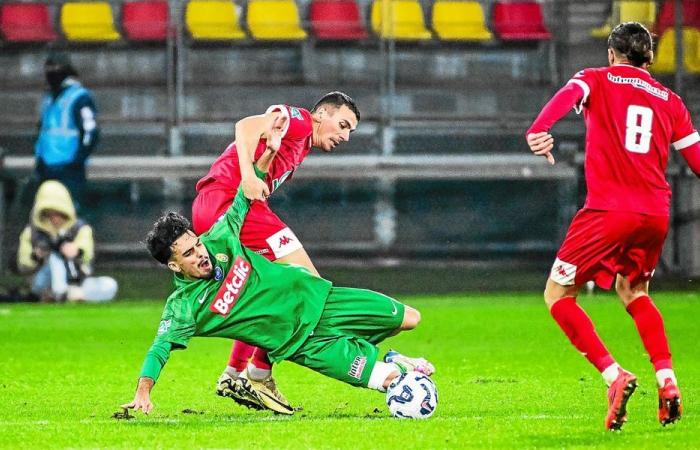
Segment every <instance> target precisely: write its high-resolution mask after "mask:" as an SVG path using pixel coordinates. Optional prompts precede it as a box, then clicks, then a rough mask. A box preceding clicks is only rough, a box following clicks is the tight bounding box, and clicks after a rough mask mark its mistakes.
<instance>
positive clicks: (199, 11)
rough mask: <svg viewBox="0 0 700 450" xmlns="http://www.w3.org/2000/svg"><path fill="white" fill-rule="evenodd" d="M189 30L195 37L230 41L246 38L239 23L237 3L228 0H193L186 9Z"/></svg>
mask: <svg viewBox="0 0 700 450" xmlns="http://www.w3.org/2000/svg"><path fill="white" fill-rule="evenodd" d="M185 23H186V24H187V30H188V31H189V32H190V35H191V36H192V38H193V39H196V40H203V41H207V40H209V41H228V40H236V39H245V37H246V34H245V32H243V30H242V29H241V27H240V25H239V24H238V12H237V11H236V5H234V4H233V2H231V1H226V0H192V1H191V2H189V3H188V4H187V9H186V11H185Z"/></svg>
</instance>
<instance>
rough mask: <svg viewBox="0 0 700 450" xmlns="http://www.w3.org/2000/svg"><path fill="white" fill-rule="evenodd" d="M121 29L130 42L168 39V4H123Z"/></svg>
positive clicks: (158, 0) (154, 0)
mask: <svg viewBox="0 0 700 450" xmlns="http://www.w3.org/2000/svg"><path fill="white" fill-rule="evenodd" d="M122 29H123V30H124V34H125V35H126V37H127V38H128V39H129V40H132V41H165V40H166V39H167V37H168V2H167V1H165V0H143V1H140V0H137V1H133V2H127V3H124V6H123V7H122Z"/></svg>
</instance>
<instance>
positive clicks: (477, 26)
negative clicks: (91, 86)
mask: <svg viewBox="0 0 700 450" xmlns="http://www.w3.org/2000/svg"><path fill="white" fill-rule="evenodd" d="M433 31H435V33H436V34H437V35H438V37H439V38H440V39H442V40H443V41H488V40H491V39H493V34H491V32H490V31H489V30H488V29H487V28H486V19H485V17H484V10H483V8H482V7H481V4H480V3H479V2H476V1H454V0H437V1H436V2H435V3H434V4H433Z"/></svg>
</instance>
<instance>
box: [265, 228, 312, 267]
mask: <svg viewBox="0 0 700 450" xmlns="http://www.w3.org/2000/svg"><path fill="white" fill-rule="evenodd" d="M265 242H267V245H268V246H269V248H270V250H272V253H273V254H274V255H275V259H279V258H283V257H285V256H287V255H289V254H291V253H293V252H295V251H297V250H299V249H300V248H303V246H302V245H301V242H299V238H297V237H296V236H295V235H294V232H292V230H290V229H289V227H286V228H283V229H281V230H279V231H278V232H277V233H275V234H273V235H272V236H270V237H269V238H267V239H265Z"/></svg>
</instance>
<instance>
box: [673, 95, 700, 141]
mask: <svg viewBox="0 0 700 450" xmlns="http://www.w3.org/2000/svg"><path fill="white" fill-rule="evenodd" d="M697 142H700V135H698V131H697V130H696V129H695V127H693V121H692V120H691V118H690V112H688V108H686V106H685V105H684V104H683V101H682V100H681V99H680V98H678V101H677V102H676V114H675V120H674V122H673V134H672V135H671V145H673V148H675V149H676V150H683V149H684V148H688V147H690V146H691V145H693V144H695V143H697Z"/></svg>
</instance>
